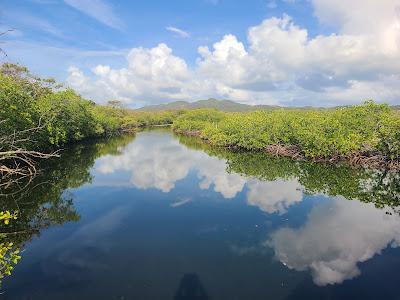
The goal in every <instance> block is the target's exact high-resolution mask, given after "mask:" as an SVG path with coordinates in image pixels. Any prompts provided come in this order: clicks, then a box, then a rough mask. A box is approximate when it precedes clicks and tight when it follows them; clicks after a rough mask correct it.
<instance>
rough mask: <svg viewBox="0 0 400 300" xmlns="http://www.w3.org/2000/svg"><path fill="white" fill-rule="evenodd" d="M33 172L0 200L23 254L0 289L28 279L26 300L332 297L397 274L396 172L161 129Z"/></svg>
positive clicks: (17, 291) (399, 199) (17, 292)
mask: <svg viewBox="0 0 400 300" xmlns="http://www.w3.org/2000/svg"><path fill="white" fill-rule="evenodd" d="M43 167H44V168H45V172H43V174H42V176H40V177H38V178H37V181H36V182H35V183H34V186H32V188H31V189H29V190H27V191H26V192H25V193H23V194H20V195H19V196H18V197H13V198H9V197H8V198H7V199H6V198H4V199H1V201H0V204H1V206H2V207H1V210H11V211H12V210H16V209H18V210H20V218H18V219H17V220H16V222H14V223H12V225H11V226H10V227H7V228H6V227H4V226H3V227H2V228H1V229H2V231H5V232H7V233H6V235H5V236H3V237H2V239H3V240H7V241H12V242H14V243H15V245H16V246H17V247H19V248H21V249H23V248H27V249H28V251H27V252H26V253H27V254H24V256H27V259H26V261H29V263H28V264H25V262H24V257H23V260H22V262H21V266H20V265H18V267H17V268H16V273H18V274H17V275H18V276H15V278H11V279H15V281H11V280H10V281H8V288H9V290H10V293H11V294H12V295H14V296H15V297H14V298H16V299H18V298H22V299H23V298H28V297H30V296H31V294H30V293H32V291H33V290H32V289H31V288H30V286H31V285H28V287H26V285H27V282H31V280H33V278H35V279H36V278H37V281H34V282H35V285H38V286H39V287H41V288H42V290H40V289H39V290H40V293H38V294H35V295H36V297H32V298H33V299H36V298H37V299H45V298H48V299H51V298H60V299H61V298H62V297H61V294H63V295H66V296H65V297H64V298H65V299H68V296H70V297H69V298H70V299H71V298H76V299H77V298H79V297H80V298H81V299H87V298H90V297H93V295H94V294H96V295H97V296H98V298H104V299H109V298H112V297H114V298H115V297H116V295H118V297H126V298H129V297H131V298H138V299H142V298H147V299H156V298H158V299H174V298H175V299H208V298H210V299H212V298H214V299H233V298H235V297H236V298H237V299H249V298H251V299H257V298H258V299H263V298H265V297H266V295H268V296H271V298H273V299H275V298H276V299H288V298H291V297H292V298H294V299H313V297H314V296H315V295H318V296H315V297H314V298H317V299H324V298H329V297H331V296H332V295H336V296H332V297H331V298H339V299H340V298H343V297H339V296H337V295H340V293H339V294H335V293H337V291H338V290H337V287H338V286H340V287H341V288H345V287H346V283H348V284H350V286H351V284H355V283H354V282H356V281H357V280H360V282H362V284H360V285H361V286H362V287H363V289H364V290H365V291H368V292H367V296H368V295H375V294H374V293H373V292H374V290H373V286H372V285H368V284H366V283H365V281H362V280H367V279H365V278H370V277H368V276H369V274H373V273H374V272H376V271H375V269H372V271H370V272H367V271H364V268H367V269H368V267H367V266H368V262H371V261H374V262H375V261H377V262H379V263H380V264H382V265H383V266H384V269H385V270H386V269H389V267H390V266H398V267H400V263H399V261H400V260H399V259H398V258H399V253H398V252H395V254H391V255H392V256H390V255H386V254H385V253H386V252H387V251H391V250H393V251H397V250H396V248H397V247H398V245H399V242H400V218H399V216H398V212H397V210H398V206H399V203H400V196H399V195H400V193H399V191H400V178H399V174H398V173H394V172H374V171H371V170H357V169H351V168H348V167H346V166H336V167H335V166H327V165H321V164H310V163H306V162H294V161H292V160H289V159H282V158H277V157H271V156H268V155H266V154H262V153H252V152H234V151H227V150H226V149H220V148H211V147H209V146H208V145H206V144H204V143H200V142H199V140H197V139H195V138H187V137H176V136H173V134H172V133H171V132H170V131H169V130H153V131H149V132H147V131H146V132H142V133H139V134H138V135H137V136H136V137H135V138H133V137H120V138H117V139H111V140H108V141H103V142H101V141H97V142H90V143H87V144H82V145H79V146H77V147H74V148H72V149H70V150H68V151H65V153H64V155H63V156H62V158H61V159H59V160H53V161H49V162H46V164H45V165H44V166H43ZM77 199H78V200H77ZM225 199H230V201H226V200H225ZM78 221H79V222H78ZM55 225H63V226H59V227H58V228H59V229H60V230H59V231H57V232H55V233H54V234H53V235H51V234H49V231H48V230H45V229H46V228H49V227H54V226H55ZM69 225H71V226H69ZM61 229H62V230H61ZM11 232H14V233H13V234H11ZM43 232H45V233H47V235H45V237H43V236H42V237H40V238H38V239H33V237H37V236H39V235H40V234H41V233H43ZM32 240H34V242H32ZM49 241H51V242H49ZM32 244H33V246H32ZM35 249H36V250H35ZM29 250H30V251H31V252H29ZM35 251H36V252H35ZM378 254H382V255H378ZM377 264H378V263H377ZM18 268H20V271H19V272H18V270H19V269H18ZM374 268H377V267H376V266H374ZM393 269H394V270H395V269H396V268H395V267H393ZM187 270H192V271H191V273H186V272H187ZM362 273H363V274H364V273H365V274H366V276H360V274H362ZM182 274H184V275H183V276H182ZM388 274H389V273H388ZM367 275H368V276H367ZM389 275H390V276H389ZM389 275H387V276H385V277H382V278H380V279H379V280H381V281H380V283H381V284H383V283H382V281H384V282H390V279H391V278H396V276H398V273H396V271H392V272H391V273H390V274H389ZM350 279H353V280H350ZM24 280H25V281H24ZM309 282H310V283H311V284H312V286H311V285H310V284H309ZM235 283H240V284H235ZM339 284H340V285H339ZM49 285H50V286H52V287H53V290H51V291H49V289H48V288H46V286H49ZM89 286H97V287H98V290H96V291H94V290H92V289H90V288H89ZM304 286H306V287H307V288H304ZM302 287H303V288H302ZM351 287H352V288H353V287H354V285H353V286H351ZM330 288H332V289H334V290H329V291H328V289H330ZM315 289H318V290H317V291H318V292H315V291H316V290H315ZM349 290H350V288H349ZM349 290H345V292H344V295H347V294H348V293H349ZM387 290H390V291H392V290H393V291H395V288H394V286H391V287H390V288H387ZM321 291H328V292H326V294H324V293H325V292H323V293H322V294H324V295H325V296H321V295H322V294H321V293H320V292H321ZM311 292H313V293H314V292H315V293H314V294H312V295H311V294H310V293H311ZM60 293H61V294H60ZM116 293H118V294H116ZM368 293H369V294H368ZM300 294H301V296H299V295H300ZM77 295H79V297H77ZM313 295H314V296H313ZM341 295H343V294H341ZM196 297H197V298H196ZM355 298H357V297H355Z"/></svg>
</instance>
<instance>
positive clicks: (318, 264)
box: [267, 197, 400, 285]
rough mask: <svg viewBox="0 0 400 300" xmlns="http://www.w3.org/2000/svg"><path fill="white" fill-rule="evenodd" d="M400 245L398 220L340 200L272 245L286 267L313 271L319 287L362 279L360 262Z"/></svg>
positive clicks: (279, 233) (283, 231) (281, 232)
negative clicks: (389, 247) (346, 280)
mask: <svg viewBox="0 0 400 300" xmlns="http://www.w3.org/2000/svg"><path fill="white" fill-rule="evenodd" d="M399 242H400V218H399V217H398V216H394V215H389V214H387V213H386V212H385V211H383V210H380V209H377V208H375V207H374V206H373V205H372V204H364V203H360V202H357V201H346V200H345V199H343V198H341V197H338V198H335V199H333V200H332V201H330V202H323V203H318V204H317V205H315V206H314V207H313V208H312V209H311V212H310V213H309V215H308V217H307V220H306V222H305V224H304V225H302V226H301V227H300V228H289V227H284V228H280V229H278V230H276V231H275V232H273V233H272V234H271V237H270V239H269V240H268V242H267V245H268V246H270V247H272V248H273V249H274V251H275V255H276V257H277V258H278V259H279V260H280V261H281V262H282V263H283V264H284V265H285V266H287V267H288V268H291V269H295V270H297V271H304V270H307V269H309V270H311V272H312V277H313V280H314V282H315V283H316V284H318V285H326V284H334V283H342V282H343V281H344V280H345V279H351V278H354V277H356V276H358V275H359V274H360V269H359V268H358V267H357V263H360V262H364V261H366V260H369V259H370V258H372V257H373V256H374V255H376V254H379V253H381V251H382V250H383V249H385V248H386V247H387V246H388V245H390V246H391V247H398V245H399Z"/></svg>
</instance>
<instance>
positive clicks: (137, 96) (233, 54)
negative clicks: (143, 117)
mask: <svg viewBox="0 0 400 300" xmlns="http://www.w3.org/2000/svg"><path fill="white" fill-rule="evenodd" d="M399 1H400V0H388V1H379V2H378V1H372V0H371V1H366V2H364V1H361V0H360V1H353V2H351V4H349V2H348V1H344V0H340V1H333V0H332V1H319V0H315V1H313V4H314V6H315V14H316V16H317V17H318V18H319V19H320V20H321V22H329V23H330V24H334V25H335V26H337V27H338V32H337V33H336V34H331V35H318V36H315V37H310V36H309V34H308V31H307V29H305V28H301V27H299V26H298V25H296V24H294V22H293V21H292V19H291V18H290V17H289V16H286V15H284V16H283V17H281V18H276V17H273V18H270V19H266V20H264V21H263V22H262V23H261V24H259V25H257V26H253V27H251V28H249V30H248V35H247V45H248V46H247V47H246V46H245V44H244V43H243V42H241V41H239V40H238V38H237V37H236V36H234V35H231V34H228V35H225V36H224V37H223V38H222V39H221V40H220V41H218V42H216V43H214V44H213V46H212V48H211V49H210V48H209V47H207V46H201V47H199V49H198V52H199V58H198V59H197V62H196V65H195V66H194V67H192V68H189V67H188V65H187V64H186V62H185V61H184V60H183V59H182V58H179V57H177V56H175V55H173V54H172V50H171V49H170V48H169V47H168V46H167V45H165V44H159V45H158V46H156V47H154V48H150V49H145V48H133V49H132V50H131V52H130V54H129V55H128V57H127V62H128V65H127V67H125V68H121V69H112V68H110V67H108V69H107V70H108V72H107V74H103V73H101V74H100V73H98V72H96V70H98V69H99V68H100V69H101V68H103V69H104V68H106V67H107V66H100V67H99V68H95V69H94V71H95V72H94V75H96V76H95V78H94V79H91V80H89V79H88V81H87V84H88V85H92V86H96V87H97V88H100V89H104V91H105V92H104V93H103V96H102V97H101V98H103V100H104V98H107V97H111V96H113V97H114V96H117V97H119V98H120V99H123V100H125V101H126V102H128V103H131V105H133V106H138V105H141V104H148V103H155V102H163V101H171V100H181V99H185V100H194V99H200V98H207V97H217V98H231V99H233V100H238V101H241V102H246V101H247V102H249V103H254V104H256V103H266V104H289V105H290V104H294V105H338V104H345V103H346V104H350V103H360V102H361V101H362V100H363V99H365V98H375V99H376V100H378V101H385V102H390V103H398V101H399V100H398V99H399V98H400V77H399V70H400V42H399V41H400V21H399V20H400V19H399V14H400V13H399V11H400V10H399V7H400V6H399ZM356 8H357V9H356ZM331 12H332V13H331ZM365 24H367V25H365ZM368 24H374V26H373V28H372V27H371V26H372V25H371V26H370V25H368ZM375 24H376V26H375ZM175 29H177V28H175ZM175 32H177V31H175ZM83 76H87V75H83ZM68 81H69V82H70V83H71V82H73V76H72V74H70V77H69V80H68ZM72 86H73V85H72ZM73 87H75V88H78V89H79V87H76V86H73ZM97 88H96V89H97ZM86 90H87V89H86ZM89 96H90V94H89ZM101 98H100V99H99V100H102V99H101Z"/></svg>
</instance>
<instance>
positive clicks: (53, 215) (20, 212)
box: [0, 136, 133, 275]
mask: <svg viewBox="0 0 400 300" xmlns="http://www.w3.org/2000/svg"><path fill="white" fill-rule="evenodd" d="M132 139H133V136H121V137H117V138H113V139H108V140H98V141H90V142H87V143H81V144H78V145H75V146H72V147H71V148H69V149H66V150H64V151H62V153H61V154H62V155H61V157H60V158H55V159H52V160H48V161H45V162H42V163H41V165H40V169H41V174H40V175H39V176H37V177H36V178H35V179H34V180H33V181H32V182H31V183H30V184H29V186H28V187H27V188H24V189H22V190H21V189H20V187H19V186H13V187H12V189H10V188H9V189H7V190H2V191H0V194H1V196H0V211H11V212H17V216H18V217H17V218H16V219H15V220H14V219H13V220H12V221H11V222H9V224H8V225H6V224H4V223H1V224H0V244H3V245H7V246H8V245H11V248H10V249H8V252H12V251H16V250H18V249H22V248H23V247H24V245H25V244H26V243H27V242H28V241H30V240H31V239H32V238H33V237H35V236H38V235H40V232H41V231H42V230H43V229H45V228H47V227H50V226H53V225H61V224H64V223H66V222H76V221H78V220H79V219H80V216H79V214H78V212H77V211H76V210H75V207H74V203H73V195H72V193H70V192H69V189H73V188H78V187H79V186H81V185H83V184H85V183H90V182H91V180H92V176H91V174H90V172H89V171H90V168H91V167H92V166H93V164H94V162H95V160H96V158H98V157H99V156H102V155H105V154H111V155H118V154H119V153H120V150H121V148H122V147H123V146H126V145H127V144H128V143H130V142H131V141H132ZM0 271H1V272H3V270H0ZM2 275H9V274H8V273H5V274H2Z"/></svg>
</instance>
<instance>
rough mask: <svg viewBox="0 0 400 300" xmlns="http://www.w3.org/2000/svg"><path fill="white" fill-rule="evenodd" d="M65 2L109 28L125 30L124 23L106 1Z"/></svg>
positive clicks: (79, 0) (76, 0) (72, 0)
mask: <svg viewBox="0 0 400 300" xmlns="http://www.w3.org/2000/svg"><path fill="white" fill-rule="evenodd" d="M64 2H65V3H66V4H67V5H69V6H71V7H73V8H75V9H77V10H79V11H81V12H82V13H84V14H86V15H88V16H90V17H92V18H94V19H96V20H97V21H99V22H100V23H103V24H105V25H107V26H109V27H112V28H114V29H119V30H121V29H122V28H123V23H122V21H121V20H120V19H119V18H118V17H117V16H116V15H115V14H114V11H113V9H112V7H111V6H110V5H109V4H108V3H106V2H105V1H104V0H64Z"/></svg>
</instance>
